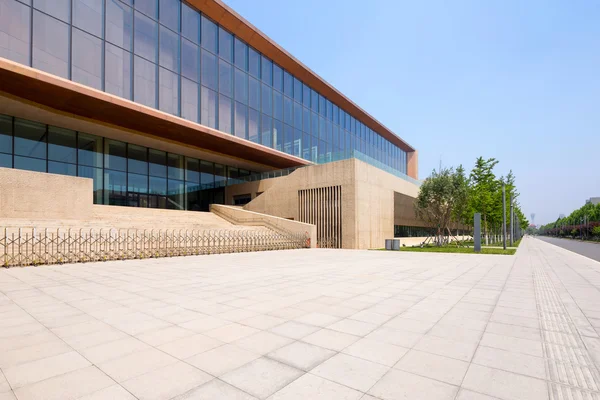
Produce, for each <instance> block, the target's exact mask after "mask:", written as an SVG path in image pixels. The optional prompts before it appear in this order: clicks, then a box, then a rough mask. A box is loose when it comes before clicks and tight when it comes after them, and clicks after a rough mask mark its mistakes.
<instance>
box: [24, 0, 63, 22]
mask: <svg viewBox="0 0 600 400" xmlns="http://www.w3.org/2000/svg"><path fill="white" fill-rule="evenodd" d="M33 7H34V8H37V9H38V10H40V11H43V12H45V13H46V14H48V15H52V16H53V17H55V18H58V19H60V20H62V21H64V22H70V16H71V0H33Z"/></svg>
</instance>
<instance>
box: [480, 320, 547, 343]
mask: <svg viewBox="0 0 600 400" xmlns="http://www.w3.org/2000/svg"><path fill="white" fill-rule="evenodd" d="M485 331H486V332H488V333H495V334H497V335H503V336H511V337H516V338H520V339H529V340H536V341H538V342H540V341H541V340H542V337H541V334H540V330H539V328H527V327H524V326H515V325H508V324H503V323H500V322H492V321H490V322H489V323H488V324H487V327H486V328H485Z"/></svg>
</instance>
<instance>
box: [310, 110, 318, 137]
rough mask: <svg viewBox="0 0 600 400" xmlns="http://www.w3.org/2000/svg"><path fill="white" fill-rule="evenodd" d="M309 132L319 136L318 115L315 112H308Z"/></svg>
mask: <svg viewBox="0 0 600 400" xmlns="http://www.w3.org/2000/svg"><path fill="white" fill-rule="evenodd" d="M310 117H311V118H310V133H311V135H313V136H314V137H316V138H318V137H319V116H318V115H317V114H316V113H314V112H313V113H311V114H310Z"/></svg>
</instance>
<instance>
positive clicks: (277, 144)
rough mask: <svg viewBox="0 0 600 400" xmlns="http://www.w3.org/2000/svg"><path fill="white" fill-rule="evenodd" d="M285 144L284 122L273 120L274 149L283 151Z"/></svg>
mask: <svg viewBox="0 0 600 400" xmlns="http://www.w3.org/2000/svg"><path fill="white" fill-rule="evenodd" d="M282 142H283V122H281V121H277V120H276V119H274V120H273V148H274V149H275V150H279V151H281V146H282Z"/></svg>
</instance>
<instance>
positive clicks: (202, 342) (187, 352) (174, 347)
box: [157, 333, 223, 360]
mask: <svg viewBox="0 0 600 400" xmlns="http://www.w3.org/2000/svg"><path fill="white" fill-rule="evenodd" d="M222 344H223V342H221V341H220V340H217V339H215V338H212V337H208V336H204V335H203V334H201V333H196V334H194V335H191V336H185V337H183V338H181V339H175V340H173V341H172V342H168V343H165V344H163V345H160V346H158V347H157V348H158V349H159V350H161V351H164V352H165V353H167V354H170V355H172V356H173V357H175V358H178V359H180V360H183V359H185V358H189V357H191V356H194V355H196V354H199V353H203V352H205V351H207V350H210V349H214V348H215V347H219V346H221V345H222Z"/></svg>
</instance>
